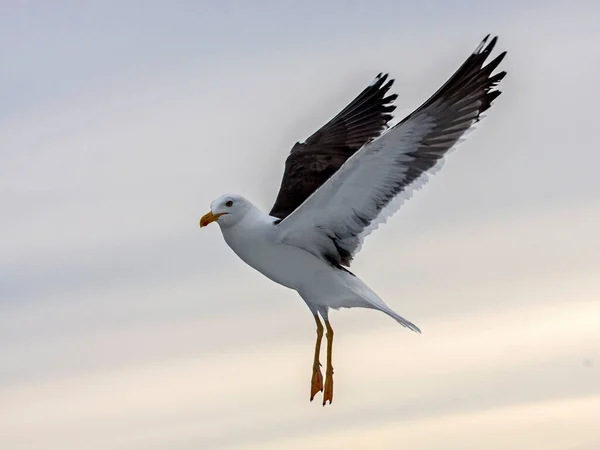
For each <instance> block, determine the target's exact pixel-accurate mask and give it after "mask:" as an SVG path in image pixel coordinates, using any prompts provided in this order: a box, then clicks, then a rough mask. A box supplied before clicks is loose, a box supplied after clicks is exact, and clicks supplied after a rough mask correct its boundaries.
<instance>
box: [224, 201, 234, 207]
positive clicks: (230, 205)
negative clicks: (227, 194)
mask: <svg viewBox="0 0 600 450" xmlns="http://www.w3.org/2000/svg"><path fill="white" fill-rule="evenodd" d="M225 206H227V207H228V208H231V207H232V206H233V201H231V200H227V203H225Z"/></svg>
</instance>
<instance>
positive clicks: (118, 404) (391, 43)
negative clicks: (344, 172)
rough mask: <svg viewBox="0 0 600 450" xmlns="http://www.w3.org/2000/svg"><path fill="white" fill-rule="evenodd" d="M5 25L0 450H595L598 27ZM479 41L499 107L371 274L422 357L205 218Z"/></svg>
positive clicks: (378, 318)
mask: <svg viewBox="0 0 600 450" xmlns="http://www.w3.org/2000/svg"><path fill="white" fill-rule="evenodd" d="M93 3H94V2H87V3H86V5H85V6H83V3H79V6H75V4H74V3H72V2H66V1H65V2H52V6H50V2H47V3H46V2H35V1H32V2H19V3H17V2H9V1H3V2H0V64H1V65H2V70H1V71H0V82H1V85H2V89H0V150H1V152H2V153H1V155H2V164H0V207H1V211H2V220H0V236H2V238H1V239H0V448H1V449H3V450H4V449H6V450H34V449H35V450H38V449H39V450H42V449H43V450H49V449H51V450H54V449H56V450H95V449H98V450H106V449H111V450H112V449H127V450H129V449H135V450H137V449H139V450H179V449H182V450H187V449H190V450H191V449H257V450H258V449H260V450H263V449H273V450H279V449H305V448H328V449H367V448H368V449H393V450H395V449H399V448H407V449H411V450H421V449H422V450H425V449H427V450H429V449H441V450H487V449H490V450H495V449H503V450H504V449H507V448H511V449H527V450H559V449H560V450H563V449H572V450H597V449H599V448H600V427H598V417H600V237H599V234H598V230H600V178H599V177H598V174H597V168H598V167H599V166H600V151H599V150H598V144H597V142H596V140H597V138H596V134H597V129H598V125H597V123H596V122H597V106H598V103H599V100H600V87H599V85H598V74H599V73H600V28H598V23H599V21H600V4H598V3H597V2H594V1H588V2H585V1H577V2H570V3H567V2H552V1H550V2H547V1H541V0H538V1H526V2H522V1H506V2H499V3H497V4H489V5H488V4H486V3H485V2H479V1H460V2H452V4H450V3H445V2H442V1H441V0H436V1H433V2H404V1H392V0H389V1H381V2H377V4H376V5H375V4H372V3H370V2H369V3H368V2H359V1H341V0H339V1H332V2H328V3H326V4H321V3H320V2H319V3H317V2H274V1H270V2H267V1H263V2H253V3H252V4H251V2H247V3H246V2H242V1H238V2H233V1H230V2H227V1H224V2H221V1H219V2H216V1H215V2H201V1H198V2H184V1H180V2H177V1H175V2H157V1H156V2H144V3H143V4H142V3H141V2H116V1H113V2H110V1H106V2H95V6H94V5H93ZM487 33H493V34H497V35H499V37H500V39H499V43H498V46H497V50H496V53H495V54H497V53H498V52H499V51H502V50H507V51H508V57H507V59H506V60H505V61H504V62H503V69H505V70H507V71H508V76H507V77H506V79H505V80H504V81H503V82H502V84H501V89H502V90H503V92H504V93H503V94H502V95H501V96H500V97H499V99H498V100H497V102H496V103H495V105H494V106H493V107H492V108H491V109H490V110H489V112H488V114H487V118H486V119H484V120H483V121H482V122H481V124H480V126H479V127H478V129H477V130H476V131H475V132H473V133H471V134H470V135H469V138H468V140H467V141H466V142H465V143H464V144H462V145H461V146H460V147H459V148H458V149H457V150H456V151H455V152H453V153H452V154H451V155H449V157H448V158H447V159H446V162H445V165H444V167H443V169H442V170H441V171H440V172H438V173H437V174H436V175H435V176H433V177H432V178H431V180H430V181H429V183H428V184H427V185H426V186H425V187H424V188H423V189H422V190H420V191H418V192H417V193H416V194H415V195H414V196H413V198H412V199H411V200H410V201H408V202H407V203H405V204H404V206H403V207H402V209H401V210H400V212H399V213H397V214H396V215H395V216H394V217H393V218H392V219H391V220H389V221H388V223H387V224H386V225H384V226H382V227H381V228H380V229H379V230H377V231H376V232H375V233H374V234H372V235H371V236H370V237H369V238H367V240H366V242H365V245H364V246H363V249H362V251H361V253H360V254H359V255H358V257H357V258H356V262H355V264H354V265H353V269H352V270H353V271H354V272H355V273H356V274H357V275H359V276H360V277H361V278H362V279H363V280H364V281H365V282H367V284H369V285H370V286H371V287H372V288H373V289H374V290H375V291H376V292H377V293H378V294H379V295H380V296H381V297H382V298H383V299H384V300H385V301H386V302H387V303H388V304H389V305H390V306H391V307H392V308H394V309H395V310H396V311H397V312H398V313H399V314H401V315H402V316H404V317H406V318H407V319H409V320H411V321H412V322H414V323H415V324H417V325H418V326H419V327H420V328H421V329H422V330H423V334H422V335H416V334H414V333H411V332H409V331H407V330H406V329H404V328H402V327H400V326H399V325H398V324H396V323H395V322H394V321H393V320H391V319H389V318H388V317H387V316H385V315H383V314H381V313H377V312H374V311H367V310H360V309H353V310H343V311H340V312H333V313H332V314H331V321H332V324H333V326H334V328H335V330H336V341H335V349H334V350H335V354H334V367H335V374H336V375H335V393H334V402H333V405H331V406H328V407H326V408H323V407H322V406H321V404H320V397H318V398H317V401H315V402H313V403H310V402H309V401H308V398H309V387H310V384H309V382H310V375H311V367H312V351H313V345H314V338H315V329H314V322H313V319H312V317H311V315H310V313H309V311H308V309H307V308H306V306H305V305H304V303H303V302H302V300H301V299H300V297H299V296H298V295H297V294H296V293H294V292H292V291H288V290H286V289H285V288H283V287H280V286H277V285H275V284H273V283H272V282H271V281H269V280H268V279H266V278H264V277H262V276H261V275H260V274H258V273H257V272H254V271H253V269H251V268H249V267H247V266H245V265H244V263H242V262H241V261H240V260H239V259H238V258H237V257H236V256H235V255H234V254H233V253H232V252H231V250H230V249H229V248H228V247H227V246H226V245H225V243H224V242H223V240H222V237H221V235H220V232H219V230H218V227H216V226H213V227H209V228H207V229H202V230H200V229H199V228H198V220H199V218H200V216H201V215H203V214H204V213H205V212H207V211H208V208H209V205H210V202H211V200H213V199H214V198H216V197H217V196H219V195H220V194H222V193H225V192H238V193H241V194H243V195H245V196H247V197H248V198H249V199H251V200H252V201H254V203H255V204H257V205H258V206H260V207H261V208H263V209H264V210H268V209H269V208H270V206H271V204H272V202H273V200H274V198H275V195H276V193H277V188H278V186H279V183H280V177H281V173H282V170H283V163H284V161H285V158H286V156H287V154H288V152H289V149H290V148H291V146H292V145H293V144H294V143H295V142H296V141H298V140H303V139H305V138H306V137H307V136H308V135H310V134H311V133H312V132H313V131H315V130H316V129H317V128H318V127H320V126H321V125H322V124H323V123H325V122H326V121H327V120H329V119H330V118H331V117H332V116H333V115H334V114H336V113H337V112H338V111H339V110H340V109H341V108H342V107H343V106H345V105H346V103H347V102H348V101H349V100H351V99H352V98H353V97H354V96H355V95H356V94H357V93H358V92H360V91H361V90H362V89H363V88H364V87H365V86H366V85H367V84H369V83H370V82H371V80H372V79H373V77H374V76H375V75H376V74H377V73H378V72H381V71H384V72H390V73H391V75H392V76H393V77H394V78H395V79H396V84H395V86H394V91H395V92H397V93H398V94H399V98H398V101H397V105H398V109H397V118H398V119H400V118H401V117H402V116H403V114H406V113H409V112H410V111H411V110H412V109H413V108H415V107H416V106H418V105H419V104H420V102H422V101H423V100H425V99H426V98H427V97H428V96H429V95H430V94H432V93H433V92H434V91H435V90H436V89H437V88H438V87H439V86H440V85H441V83H443V82H444V81H445V80H446V79H447V78H448V76H449V75H451V74H452V72H453V71H454V70H455V69H456V68H457V67H458V66H459V65H460V64H461V63H462V62H463V60H464V58H465V57H466V56H467V55H468V54H469V53H470V52H471V51H472V50H473V49H474V48H475V47H476V46H477V44H478V43H479V41H480V40H481V38H482V37H483V36H484V35H486V34H487Z"/></svg>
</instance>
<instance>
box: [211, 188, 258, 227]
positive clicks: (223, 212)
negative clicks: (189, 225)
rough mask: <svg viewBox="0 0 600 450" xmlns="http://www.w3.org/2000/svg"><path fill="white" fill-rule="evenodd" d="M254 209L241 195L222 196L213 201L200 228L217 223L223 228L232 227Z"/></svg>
mask: <svg viewBox="0 0 600 450" xmlns="http://www.w3.org/2000/svg"><path fill="white" fill-rule="evenodd" d="M252 208H253V206H252V203H250V202H249V201H248V200H246V199H245V198H244V197H242V196H241V195H237V194H225V195H221V196H220V197H219V198H217V199H215V200H213V201H212V203H211V204H210V211H209V212H208V213H206V214H204V215H203V216H202V218H201V219H200V228H202V227H205V226H207V225H209V224H210V223H212V222H217V223H218V224H219V226H220V227H221V228H228V227H231V226H233V225H235V224H236V223H238V222H239V221H240V220H242V219H243V217H244V216H245V215H246V213H248V211H250V210H251V209H252Z"/></svg>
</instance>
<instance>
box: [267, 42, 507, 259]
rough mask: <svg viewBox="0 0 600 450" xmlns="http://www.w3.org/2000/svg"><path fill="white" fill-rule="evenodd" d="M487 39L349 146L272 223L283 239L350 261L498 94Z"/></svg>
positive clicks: (495, 63) (494, 63)
mask: <svg viewBox="0 0 600 450" xmlns="http://www.w3.org/2000/svg"><path fill="white" fill-rule="evenodd" d="M488 38H489V36H487V37H486V38H485V39H484V40H483V42H482V43H481V44H480V45H479V46H478V47H477V49H476V50H475V52H474V53H473V54H471V55H470V56H469V58H468V59H467V60H466V61H465V62H464V64H463V65H462V66H461V67H460V68H459V69H458V70H457V71H456V73H454V75H453V76H452V77H451V78H450V79H449V80H448V81H447V82H446V83H445V84H444V85H443V86H442V87H441V88H440V89H439V90H438V91H437V92H436V93H435V94H434V95H433V96H432V97H431V98H429V99H428V100H427V101H426V102H425V103H423V105H421V106H420V107H419V108H418V109H417V110H416V111H414V112H413V113H412V114H410V115H409V116H408V117H406V118H405V119H404V120H402V121H401V122H400V123H398V124H397V125H395V126H394V127H393V128H391V129H390V130H389V131H388V132H386V133H385V134H384V135H383V136H381V137H379V138H378V139H376V140H374V141H372V142H370V143H368V144H367V145H365V146H364V147H363V148H361V149H360V150H359V151H358V152H356V153H355V154H354V156H352V157H351V158H350V159H348V160H347V161H346V163H345V164H344V165H343V166H342V167H341V168H340V169H339V170H338V171H337V172H336V173H335V175H333V176H332V177H331V178H330V179H329V180H328V181H327V182H326V183H324V184H323V185H322V186H321V187H320V188H319V189H318V190H317V191H316V192H315V193H314V194H313V195H311V196H310V197H309V198H308V199H307V200H306V201H305V202H304V203H303V204H302V205H301V206H300V207H298V208H297V209H296V210H295V211H294V212H293V213H292V214H290V215H289V216H288V217H287V218H285V219H284V220H283V221H282V222H281V223H279V225H277V226H278V227H280V230H281V239H282V241H283V242H286V243H288V244H290V245H294V246H297V247H301V248H303V249H305V250H307V251H309V252H311V253H313V254H314V255H316V256H319V257H321V258H325V259H327V260H328V261H330V262H331V263H332V264H336V265H339V264H341V265H345V266H349V265H350V263H351V261H352V258H353V256H354V254H355V253H356V252H357V251H358V249H359V248H360V245H361V244H362V240H363V238H364V237H365V236H366V235H367V234H368V233H369V232H370V231H371V230H372V229H373V228H374V226H375V225H376V224H378V223H379V222H380V221H381V219H382V218H383V219H384V220H385V218H387V217H386V212H387V213H390V211H384V208H385V209H386V210H387V209H389V208H386V206H388V204H389V203H390V201H392V200H393V199H394V198H396V197H402V196H401V195H400V194H402V193H405V194H406V193H407V192H408V191H410V189H413V188H415V187H417V185H419V184H421V185H422V184H423V182H425V181H426V179H427V174H426V172H427V171H429V170H431V169H432V168H433V167H434V165H436V163H438V162H439V161H440V160H441V159H442V158H443V156H444V155H445V154H446V153H447V152H448V151H449V150H450V149H451V148H452V147H453V146H454V145H455V144H456V143H457V142H458V141H459V140H460V139H461V137H462V136H463V135H464V133H465V132H466V131H467V130H468V129H469V128H471V126H472V125H473V124H475V123H476V122H478V121H479V119H480V118H481V113H483V112H484V111H485V110H487V109H488V108H489V107H490V105H491V103H492V101H493V100H494V99H495V98H496V97H498V95H500V91H498V90H495V89H494V87H495V86H496V85H497V84H498V83H499V82H500V81H501V80H502V79H503V78H504V76H505V75H506V72H499V73H497V74H495V75H493V74H492V72H494V70H495V69H496V68H497V67H498V65H499V64H500V62H501V61H502V59H503V58H504V56H505V54H506V52H503V53H501V54H500V55H499V56H497V57H496V58H495V59H494V60H493V61H491V62H490V63H489V64H487V65H486V66H484V63H485V61H486V59H487V58H488V56H489V55H490V53H491V51H492V49H493V48H494V45H495V44H496V40H497V38H493V39H492V40H491V41H490V42H489V43H487V41H488ZM486 44H487V45H486ZM395 203H396V202H394V204H395ZM397 206H398V207H399V206H400V205H397ZM396 209H397V208H396ZM392 212H395V211H392Z"/></svg>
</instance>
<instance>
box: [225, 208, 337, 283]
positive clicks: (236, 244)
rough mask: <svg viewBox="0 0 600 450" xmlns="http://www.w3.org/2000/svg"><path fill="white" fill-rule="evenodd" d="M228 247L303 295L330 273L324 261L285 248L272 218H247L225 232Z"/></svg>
mask: <svg viewBox="0 0 600 450" xmlns="http://www.w3.org/2000/svg"><path fill="white" fill-rule="evenodd" d="M221 231H222V233H223V237H224V238H225V242H227V245H229V247H230V248H231V249H232V250H233V251H234V252H235V253H236V254H237V255H238V256H239V257H240V259H242V260H243V261H244V262H245V263H246V264H248V265H249V266H251V267H253V268H254V269H256V270H257V271H259V272H260V273H262V274H263V275H265V276H266V277H267V278H269V279H271V280H273V281H274V282H275V283H278V284H281V285H283V286H286V287H288V288H290V289H294V290H297V291H302V290H303V286H305V285H306V284H307V283H309V282H311V281H312V282H314V280H315V278H318V277H319V274H321V275H322V274H323V273H325V272H330V271H331V268H330V267H329V266H328V265H327V264H326V263H325V262H323V261H321V260H320V259H318V258H317V257H315V256H314V255H312V254H311V253H308V252H307V251H305V250H302V249H300V248H297V247H293V246H290V245H286V244H282V243H280V242H279V239H278V231H279V230H278V229H277V227H276V226H275V225H273V223H272V220H271V218H270V217H269V216H266V215H265V216H264V217H247V218H246V217H245V218H244V220H242V221H240V222H239V223H238V224H236V225H235V226H232V227H229V228H223V229H222V230H221Z"/></svg>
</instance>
